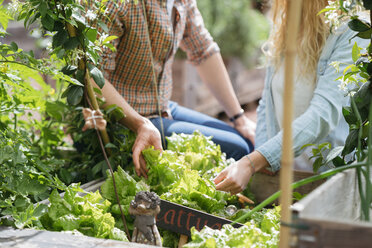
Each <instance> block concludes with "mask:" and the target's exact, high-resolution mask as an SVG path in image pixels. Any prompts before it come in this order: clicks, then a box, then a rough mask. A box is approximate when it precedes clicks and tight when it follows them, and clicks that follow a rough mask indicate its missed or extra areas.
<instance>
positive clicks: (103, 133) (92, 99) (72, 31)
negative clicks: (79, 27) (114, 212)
mask: <svg viewBox="0 0 372 248" xmlns="http://www.w3.org/2000/svg"><path fill="white" fill-rule="evenodd" d="M66 29H67V32H68V34H69V36H70V37H76V34H77V32H76V28H75V27H74V26H72V25H71V24H70V23H66ZM78 68H79V70H82V71H84V74H85V75H84V83H85V89H86V92H87V94H88V97H87V100H88V103H89V105H90V106H91V108H93V109H94V110H99V105H98V101H97V98H96V96H95V94H94V90H93V85H92V83H91V78H90V73H89V70H88V68H87V66H86V59H85V58H84V59H79V60H78ZM96 133H97V137H98V140H99V143H100V146H101V149H102V153H103V156H104V158H105V161H106V163H107V166H108V167H109V170H110V174H111V176H112V183H113V186H114V191H115V197H116V200H117V202H118V205H119V209H120V213H121V219H122V221H123V225H124V229H125V233H126V235H127V237H128V240H131V238H130V234H129V230H128V225H127V222H126V220H125V215H124V212H123V209H122V207H121V204H120V198H119V194H118V189H117V186H116V181H115V176H114V171H113V169H112V166H111V163H110V161H109V159H108V156H107V153H106V150H105V146H104V145H106V144H108V143H110V139H109V136H108V134H107V130H106V129H104V130H100V131H98V130H96ZM102 140H103V141H102ZM107 152H108V153H109V154H110V153H111V152H110V150H108V151H107Z"/></svg>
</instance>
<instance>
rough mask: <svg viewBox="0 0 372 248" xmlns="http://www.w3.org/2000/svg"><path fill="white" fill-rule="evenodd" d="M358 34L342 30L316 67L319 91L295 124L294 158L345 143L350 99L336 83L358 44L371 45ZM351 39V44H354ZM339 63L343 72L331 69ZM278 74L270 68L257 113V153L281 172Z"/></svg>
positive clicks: (293, 127)
mask: <svg viewBox="0 0 372 248" xmlns="http://www.w3.org/2000/svg"><path fill="white" fill-rule="evenodd" d="M355 34H356V33H355V32H353V31H351V30H350V29H348V27H347V26H346V25H343V26H341V27H339V28H338V29H337V30H336V31H334V32H333V33H332V34H330V35H329V37H328V39H327V41H326V43H325V46H324V48H323V51H322V53H321V55H320V58H319V62H318V65H317V76H316V88H315V91H314V96H313V98H312V100H311V102H310V105H309V107H308V108H307V110H306V111H305V112H304V113H303V114H302V115H300V116H299V117H298V118H296V119H295V120H294V121H293V123H292V134H293V149H294V153H295V156H298V155H300V154H301V152H302V150H301V147H302V146H303V145H305V144H309V143H314V144H316V143H320V142H324V141H325V140H326V141H329V142H331V143H332V144H333V145H340V144H343V143H344V142H345V139H346V137H347V135H348V132H349V129H348V125H347V124H346V122H345V121H344V118H343V116H342V106H344V105H347V104H348V101H349V99H348V98H347V97H345V92H343V91H341V90H340V89H339V87H338V85H339V82H338V81H336V79H337V78H338V77H340V76H341V75H342V72H343V70H344V68H345V67H346V65H345V64H352V63H353V61H352V58H351V52H352V47H353V45H354V43H355V42H357V43H358V45H359V46H361V47H364V48H366V47H367V46H368V43H369V41H368V40H363V39H360V38H357V37H356V38H353V39H352V37H353V36H354V35H355ZM351 39H352V40H351ZM333 61H339V62H341V64H340V72H337V71H336V70H335V68H334V67H333V66H332V65H330V63H331V62H333ZM274 73H275V71H274V68H273V67H270V66H269V67H268V68H267V71H266V78H265V86H264V91H263V95H262V98H261V100H260V103H259V106H258V110H257V129H256V144H255V145H256V150H257V151H258V152H260V153H261V154H262V155H263V156H264V157H265V158H266V160H267V161H268V162H269V164H270V166H271V168H272V170H273V171H277V170H279V169H280V161H281V156H282V135H283V131H282V130H280V128H279V124H278V122H277V118H276V116H275V110H274V105H273V96H272V93H271V92H272V91H271V87H272V79H273V75H274Z"/></svg>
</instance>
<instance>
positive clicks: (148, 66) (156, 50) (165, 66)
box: [102, 0, 219, 117]
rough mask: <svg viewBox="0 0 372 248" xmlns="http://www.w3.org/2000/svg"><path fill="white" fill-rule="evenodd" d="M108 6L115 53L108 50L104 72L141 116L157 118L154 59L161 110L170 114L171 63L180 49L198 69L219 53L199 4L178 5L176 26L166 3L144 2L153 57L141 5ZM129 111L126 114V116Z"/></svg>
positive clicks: (182, 1)
mask: <svg viewBox="0 0 372 248" xmlns="http://www.w3.org/2000/svg"><path fill="white" fill-rule="evenodd" d="M124 2H125V3H124V4H120V1H117V0H111V1H108V2H107V10H106V11H107V14H108V17H109V18H110V20H111V22H107V26H108V30H109V31H108V33H109V35H116V36H118V37H119V38H118V39H116V40H114V42H113V43H114V46H115V47H116V49H117V50H116V52H112V51H109V50H105V51H104V52H103V54H102V59H103V63H102V69H103V70H104V71H106V73H105V76H106V78H107V79H108V80H109V81H110V82H111V83H112V84H113V86H114V87H115V88H116V89H117V90H118V92H119V93H120V94H121V95H122V96H123V97H124V99H125V100H126V101H127V102H128V103H129V104H130V105H131V106H132V107H133V108H134V109H135V110H136V111H137V112H138V113H139V114H141V115H143V116H146V117H154V116H158V114H157V113H158V99H157V98H158V97H157V94H156V88H155V85H154V83H153V70H152V63H151V56H153V59H154V65H155V73H156V79H157V88H158V91H159V104H160V108H161V110H162V111H166V110H167V108H168V107H167V106H168V101H169V99H170V97H171V94H172V63H173V59H174V55H175V53H176V51H177V49H178V47H180V48H181V49H182V50H184V51H185V52H186V54H187V57H188V59H189V61H190V62H191V63H193V64H195V65H198V64H200V63H201V62H202V61H204V60H205V59H207V58H208V57H210V56H211V55H212V54H214V53H216V52H219V48H218V46H217V44H216V43H215V42H214V41H213V39H212V37H211V35H210V34H209V32H208V31H207V30H206V28H205V27H204V23H203V19H202V16H201V14H200V12H199V10H198V9H197V6H196V0H175V1H174V23H171V20H170V18H169V16H168V14H167V0H144V2H145V7H146V13H147V23H148V29H149V35H150V40H151V49H152V55H151V54H150V49H149V44H148V38H147V37H148V36H147V26H146V25H145V17H144V14H143V7H142V1H141V0H139V1H138V3H137V4H135V3H134V1H129V2H128V1H124ZM124 111H125V110H124Z"/></svg>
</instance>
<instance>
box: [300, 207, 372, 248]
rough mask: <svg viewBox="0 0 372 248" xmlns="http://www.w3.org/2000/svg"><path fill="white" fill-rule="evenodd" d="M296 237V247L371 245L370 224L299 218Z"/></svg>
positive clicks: (330, 247) (355, 247)
mask: <svg viewBox="0 0 372 248" xmlns="http://www.w3.org/2000/svg"><path fill="white" fill-rule="evenodd" d="M318 210H319V209H318ZM299 224H301V226H306V227H307V228H308V229H307V230H303V229H298V230H297V231H296V232H297V235H296V239H297V242H298V243H297V246H296V247H298V248H321V247H322V248H351V247H353V248H366V247H371V246H372V224H370V223H361V222H360V223H355V222H350V221H342V220H338V221H336V220H334V221H328V220H323V219H306V218H304V219H301V220H300V221H299Z"/></svg>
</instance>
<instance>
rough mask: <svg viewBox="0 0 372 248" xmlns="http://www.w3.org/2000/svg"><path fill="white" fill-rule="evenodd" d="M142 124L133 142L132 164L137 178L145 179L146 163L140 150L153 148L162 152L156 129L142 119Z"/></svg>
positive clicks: (159, 137)
mask: <svg viewBox="0 0 372 248" xmlns="http://www.w3.org/2000/svg"><path fill="white" fill-rule="evenodd" d="M143 119H144V122H143V124H141V125H140V126H139V127H138V128H137V137H136V141H135V142H134V145H133V148H132V151H133V163H134V167H135V169H136V173H137V175H138V176H141V175H142V176H144V177H145V178H147V172H148V169H147V168H146V162H145V159H144V158H143V155H142V150H144V149H146V148H148V147H150V146H154V148H155V149H156V150H163V149H162V145H161V136H160V133H159V131H158V129H156V127H155V126H154V125H153V124H152V123H151V122H150V121H149V120H147V119H146V118H143Z"/></svg>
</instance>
